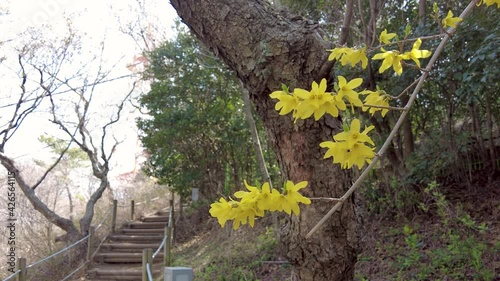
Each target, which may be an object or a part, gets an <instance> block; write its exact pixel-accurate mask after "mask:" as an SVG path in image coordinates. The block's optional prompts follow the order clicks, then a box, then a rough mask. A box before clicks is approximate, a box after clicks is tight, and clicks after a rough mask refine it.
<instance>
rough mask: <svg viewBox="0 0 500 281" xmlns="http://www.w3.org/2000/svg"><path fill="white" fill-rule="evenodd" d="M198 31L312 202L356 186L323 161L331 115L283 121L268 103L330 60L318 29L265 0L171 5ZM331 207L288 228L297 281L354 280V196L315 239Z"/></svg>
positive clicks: (309, 210) (335, 125) (315, 208)
mask: <svg viewBox="0 0 500 281" xmlns="http://www.w3.org/2000/svg"><path fill="white" fill-rule="evenodd" d="M171 4H172V5H173V6H174V8H175V9H176V10H177V12H178V14H179V16H180V17H181V18H182V20H183V21H184V22H185V23H186V24H187V25H188V26H189V27H190V28H191V30H192V31H193V33H194V34H195V35H196V36H197V37H198V38H199V39H200V40H201V41H202V42H203V43H204V44H205V45H207V46H208V47H209V48H210V49H211V50H212V51H213V52H214V53H215V54H216V55H218V56H219V57H220V58H222V59H223V60H224V62H225V63H226V64H227V65H228V66H229V67H230V68H231V69H233V70H234V71H235V73H236V75H237V76H238V77H239V79H240V80H241V81H242V82H243V84H244V85H245V87H246V88H247V89H248V91H249V93H250V99H251V100H252V101H253V103H254V104H255V106H256V110H257V113H258V114H259V115H260V117H261V119H262V120H263V122H264V125H265V127H266V130H267V132H268V135H269V140H270V144H271V145H273V147H274V149H275V150H276V152H277V157H278V163H279V164H280V167H281V170H282V172H283V175H284V176H285V178H287V179H289V180H292V181H294V182H299V181H303V180H307V181H309V185H308V188H307V189H305V190H304V194H305V195H306V196H309V197H339V196H341V195H342V194H343V193H344V192H345V191H346V190H347V188H348V187H349V185H350V184H351V173H350V172H349V171H343V170H341V169H340V167H339V166H337V165H333V164H332V162H331V161H327V160H323V155H324V152H325V151H322V150H321V148H320V147H319V143H320V142H322V141H325V140H331V138H332V135H333V134H335V133H337V132H339V131H340V129H341V127H342V125H341V121H340V119H337V118H332V117H326V118H322V119H321V120H320V121H319V122H314V121H313V120H311V119H309V120H299V121H297V123H295V124H294V122H293V120H292V118H291V116H290V115H288V116H279V115H278V113H277V112H276V110H275V109H274V104H275V101H273V100H272V99H270V98H269V94H270V93H271V92H272V91H274V90H279V89H281V83H285V84H286V85H288V86H289V87H290V88H291V89H293V88H296V87H300V88H305V89H308V88H310V87H311V83H312V81H313V80H314V79H315V77H317V74H318V72H319V70H320V68H321V66H322V64H323V63H324V62H325V61H326V59H327V55H328V54H327V52H326V49H327V42H325V41H323V39H322V38H321V36H320V35H319V34H318V29H319V27H318V26H317V25H315V24H312V23H310V22H308V21H306V20H304V19H301V18H298V17H294V16H292V15H288V14H287V13H285V12H278V11H275V10H273V8H272V7H271V5H270V4H269V3H268V2H267V1H264V0H254V1H248V0H231V1H229V0H206V1H197V0H182V1H180V0H171ZM331 207H332V205H331V204H329V203H317V202H315V203H313V204H311V205H309V206H306V207H303V208H302V211H301V213H300V216H299V217H298V218H297V217H290V218H289V219H288V224H287V226H286V227H284V228H283V233H282V234H283V236H282V237H283V239H282V246H283V247H282V249H283V253H284V254H285V255H286V257H287V258H288V260H289V261H290V263H291V264H292V265H293V266H294V272H293V280H328V281H331V280H351V279H352V278H353V273H354V264H355V262H356V254H357V252H358V243H359V237H358V231H357V220H356V214H355V210H354V204H353V199H352V198H351V199H350V200H349V201H348V202H345V204H344V205H343V207H342V208H341V210H340V212H339V213H336V214H335V215H334V216H332V218H331V219H330V220H329V221H327V223H326V224H325V225H324V226H323V227H322V228H321V229H320V230H319V231H318V232H317V233H316V234H315V235H314V236H313V238H311V239H309V240H306V239H305V235H306V234H307V232H308V231H309V230H310V229H311V228H312V227H313V226H314V225H315V224H316V223H317V222H318V221H319V220H320V219H321V218H322V217H323V215H325V214H326V213H327V212H328V210H329V209H330V208H331Z"/></svg>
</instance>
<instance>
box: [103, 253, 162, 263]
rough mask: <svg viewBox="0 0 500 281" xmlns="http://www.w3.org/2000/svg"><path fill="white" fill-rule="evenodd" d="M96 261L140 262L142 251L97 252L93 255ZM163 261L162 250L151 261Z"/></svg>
mask: <svg viewBox="0 0 500 281" xmlns="http://www.w3.org/2000/svg"><path fill="white" fill-rule="evenodd" d="M94 261H95V262H97V263H102V262H105V263H142V253H98V254H96V255H95V256H94ZM158 262H160V263H161V262H163V252H160V253H158V255H157V256H156V258H155V260H154V261H153V263H158Z"/></svg>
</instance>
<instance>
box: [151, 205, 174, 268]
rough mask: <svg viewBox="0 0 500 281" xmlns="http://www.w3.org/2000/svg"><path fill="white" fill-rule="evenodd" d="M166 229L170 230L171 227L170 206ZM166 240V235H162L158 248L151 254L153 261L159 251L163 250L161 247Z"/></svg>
mask: <svg viewBox="0 0 500 281" xmlns="http://www.w3.org/2000/svg"><path fill="white" fill-rule="evenodd" d="M167 227H168V228H170V227H172V206H170V209H169V214H168V224H167ZM167 238H168V234H167V233H165V234H164V235H163V240H162V241H161V244H160V246H158V249H156V251H155V252H154V254H153V259H154V258H155V257H156V256H157V255H158V253H160V251H161V249H162V248H163V246H164V245H165V242H166V241H167Z"/></svg>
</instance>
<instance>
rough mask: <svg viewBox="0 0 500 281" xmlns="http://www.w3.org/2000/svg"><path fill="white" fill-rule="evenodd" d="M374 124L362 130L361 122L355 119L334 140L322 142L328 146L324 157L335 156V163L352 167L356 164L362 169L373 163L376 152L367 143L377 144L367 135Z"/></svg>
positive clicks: (321, 144) (324, 146)
mask: <svg viewBox="0 0 500 281" xmlns="http://www.w3.org/2000/svg"><path fill="white" fill-rule="evenodd" d="M373 128H374V127H373V125H372V126H369V127H366V128H365V129H364V130H363V132H360V129H361V122H360V121H359V119H354V120H352V122H351V127H350V128H345V131H344V132H341V133H338V134H336V135H335V136H334V137H333V139H334V141H324V142H322V143H320V146H321V147H323V148H328V150H327V152H326V154H325V156H324V158H330V157H333V163H339V164H340V165H341V167H342V168H344V169H345V168H351V167H352V166H353V165H356V166H357V167H358V169H361V168H362V167H363V166H364V165H365V162H366V163H371V160H372V159H373V157H375V152H374V148H373V147H369V146H367V145H366V144H365V143H368V144H371V145H372V146H373V145H375V144H374V143H373V140H372V139H371V138H370V137H369V136H368V135H367V134H368V132H370V131H371V130H372V129H373Z"/></svg>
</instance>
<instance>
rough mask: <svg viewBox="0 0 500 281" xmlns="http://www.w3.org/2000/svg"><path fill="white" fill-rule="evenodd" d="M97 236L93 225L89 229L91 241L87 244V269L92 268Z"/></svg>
mask: <svg viewBox="0 0 500 281" xmlns="http://www.w3.org/2000/svg"><path fill="white" fill-rule="evenodd" d="M94 235H95V226H93V225H91V226H90V228H89V241H88V242H87V262H88V264H87V267H88V268H90V266H92V249H93V248H94V245H93V243H92V242H93V241H92V240H93V239H94Z"/></svg>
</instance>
